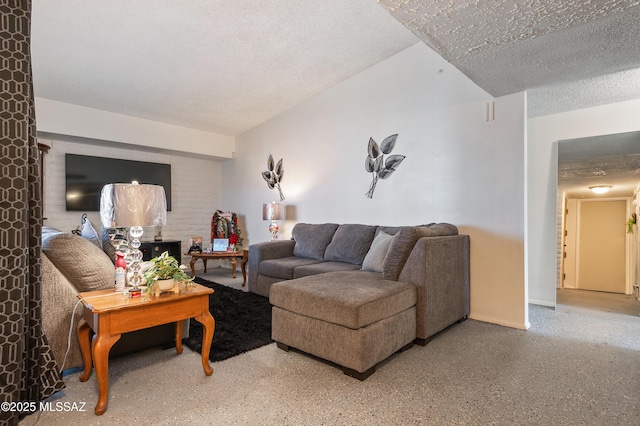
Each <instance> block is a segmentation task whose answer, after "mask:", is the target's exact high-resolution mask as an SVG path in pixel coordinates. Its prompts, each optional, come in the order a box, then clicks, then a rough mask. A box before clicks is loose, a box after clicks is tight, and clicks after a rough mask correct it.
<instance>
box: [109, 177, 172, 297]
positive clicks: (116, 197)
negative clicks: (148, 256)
mask: <svg viewBox="0 0 640 426" xmlns="http://www.w3.org/2000/svg"><path fill="white" fill-rule="evenodd" d="M100 219H101V221H102V226H104V227H105V228H118V227H129V228H130V229H129V237H130V245H131V248H132V250H131V252H130V253H129V258H130V259H131V270H132V271H133V275H132V277H131V279H130V283H131V285H132V286H133V288H132V289H130V290H129V296H131V297H138V296H140V293H141V290H140V287H139V285H140V281H141V279H142V277H141V276H140V273H139V272H140V263H141V262H142V252H141V251H140V244H141V243H140V239H141V238H142V234H143V231H144V230H143V228H142V227H143V226H158V225H166V223H167V199H166V196H165V193H164V188H163V187H162V186H160V185H146V184H139V183H138V182H135V181H134V182H132V183H130V184H128V183H111V184H108V185H105V186H103V187H102V192H101V194H100Z"/></svg>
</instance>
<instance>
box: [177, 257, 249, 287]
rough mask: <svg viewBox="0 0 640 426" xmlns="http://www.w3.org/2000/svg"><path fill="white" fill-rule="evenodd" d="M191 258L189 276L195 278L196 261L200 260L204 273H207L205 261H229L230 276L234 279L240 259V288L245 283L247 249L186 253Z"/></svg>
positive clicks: (247, 258)
mask: <svg viewBox="0 0 640 426" xmlns="http://www.w3.org/2000/svg"><path fill="white" fill-rule="evenodd" d="M188 256H191V262H189V266H190V267H191V276H192V277H195V276H196V268H195V264H196V261H197V260H198V259H202V263H204V272H205V273H206V272H207V260H209V259H229V260H230V261H231V276H232V277H233V278H235V277H236V268H237V266H238V260H237V259H240V269H241V270H242V287H244V286H245V284H246V283H247V266H246V265H247V261H248V260H249V249H244V250H242V251H214V252H211V253H188Z"/></svg>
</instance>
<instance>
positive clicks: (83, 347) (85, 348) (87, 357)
mask: <svg viewBox="0 0 640 426" xmlns="http://www.w3.org/2000/svg"><path fill="white" fill-rule="evenodd" d="M90 331H91V327H89V324H88V323H87V322H86V321H85V320H84V318H82V319H81V320H80V322H79V323H78V343H79V344H80V353H81V354H82V362H83V364H84V372H83V373H82V376H80V381H81V382H86V381H87V380H89V377H91V370H92V368H93V360H92V359H91V341H90V336H89V332H90Z"/></svg>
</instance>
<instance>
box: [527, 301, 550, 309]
mask: <svg viewBox="0 0 640 426" xmlns="http://www.w3.org/2000/svg"><path fill="white" fill-rule="evenodd" d="M529 304H530V305H538V306H546V307H547V308H555V307H556V304H555V303H551V302H547V301H544V300H532V299H529Z"/></svg>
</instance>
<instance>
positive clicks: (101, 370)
mask: <svg viewBox="0 0 640 426" xmlns="http://www.w3.org/2000/svg"><path fill="white" fill-rule="evenodd" d="M100 325H103V324H100ZM107 328H108V327H107ZM95 339H96V340H95V342H94V344H93V361H94V362H95V364H96V379H97V381H98V403H97V404H96V407H95V409H94V411H95V413H96V415H98V416H101V415H103V414H104V412H105V411H107V404H108V403H109V351H110V350H111V347H112V346H113V344H114V343H115V342H117V341H118V340H119V339H120V335H119V334H116V335H110V334H108V332H107V333H105V332H103V333H98V334H97V335H96V337H95Z"/></svg>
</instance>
